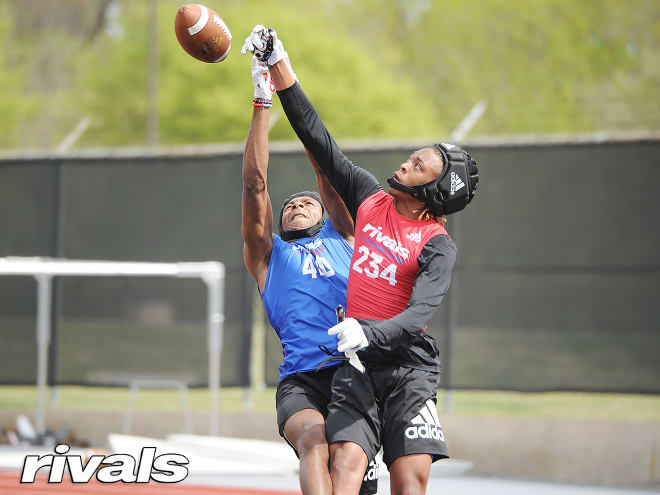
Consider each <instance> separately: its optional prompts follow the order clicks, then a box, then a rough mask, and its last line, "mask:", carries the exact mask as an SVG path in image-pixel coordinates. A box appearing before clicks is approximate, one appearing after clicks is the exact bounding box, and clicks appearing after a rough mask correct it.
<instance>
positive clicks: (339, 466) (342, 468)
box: [330, 442, 369, 495]
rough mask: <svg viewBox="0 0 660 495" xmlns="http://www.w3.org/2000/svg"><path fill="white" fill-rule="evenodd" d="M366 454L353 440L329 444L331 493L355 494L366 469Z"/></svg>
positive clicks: (367, 461)
mask: <svg viewBox="0 0 660 495" xmlns="http://www.w3.org/2000/svg"><path fill="white" fill-rule="evenodd" d="M367 464H369V460H368V459H367V454H365V453H364V450H362V447H360V446H359V445H358V444H356V443H353V442H336V443H332V444H330V477H331V478H332V493H333V495H357V494H358V493H359V492H360V486H361V485H362V479H363V478H364V473H365V471H366V470H367Z"/></svg>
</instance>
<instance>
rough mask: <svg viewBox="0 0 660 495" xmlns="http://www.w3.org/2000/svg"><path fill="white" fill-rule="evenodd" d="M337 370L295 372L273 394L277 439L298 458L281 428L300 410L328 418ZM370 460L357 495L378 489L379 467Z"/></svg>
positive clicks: (333, 368)
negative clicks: (310, 410) (286, 444)
mask: <svg viewBox="0 0 660 495" xmlns="http://www.w3.org/2000/svg"><path fill="white" fill-rule="evenodd" d="M337 369H338V367H337V366H331V367H329V368H323V369H320V370H319V371H309V372H306V373H295V374H293V375H289V376H287V377H286V378H284V379H283V380H282V381H281V382H280V383H279V385H278V386H277V394H276V395H275V404H276V407H277V427H278V429H279V432H280V436H281V437H282V438H284V440H286V443H288V444H289V445H290V446H291V448H292V449H293V451H294V452H295V453H296V455H298V451H297V450H296V448H295V447H294V446H293V444H292V443H291V442H290V441H289V439H288V438H287V437H286V435H285V434H284V425H285V424H286V422H287V421H288V420H289V418H290V417H291V416H293V415H294V414H295V413H297V412H298V411H302V410H303V409H314V410H315V411H318V412H320V413H321V414H322V415H323V417H324V418H327V416H328V403H329V402H330V394H331V391H332V377H333V375H334V374H335V371H336V370H337ZM369 461H370V462H369V466H368V467H367V471H366V473H365V475H364V480H363V481H362V486H361V488H360V495H373V494H375V493H376V491H377V488H378V466H377V464H376V463H375V461H374V460H373V459H369Z"/></svg>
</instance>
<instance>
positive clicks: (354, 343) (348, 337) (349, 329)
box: [328, 318, 369, 352]
mask: <svg viewBox="0 0 660 495" xmlns="http://www.w3.org/2000/svg"><path fill="white" fill-rule="evenodd" d="M328 335H336V336H337V338H338V339H339V344H338V345H337V350H338V351H339V352H357V351H359V350H360V349H364V348H365V347H367V346H368V345H369V341H368V340H367V336H366V335H365V334H364V330H362V326H361V325H360V324H359V323H358V322H357V320H356V319H355V318H346V319H345V320H344V321H342V322H341V323H337V324H336V325H335V326H334V327H332V328H330V329H328Z"/></svg>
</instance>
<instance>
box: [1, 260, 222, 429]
mask: <svg viewBox="0 0 660 495" xmlns="http://www.w3.org/2000/svg"><path fill="white" fill-rule="evenodd" d="M0 275H25V276H33V277H34V278H35V279H36V280H37V352H38V357H37V394H38V401H37V416H36V426H37V431H39V433H44V432H45V429H46V395H47V394H46V391H47V390H46V389H47V383H46V381H47V374H48V345H49V343H50V334H51V328H50V323H51V321H50V314H51V304H52V280H53V277H55V276H92V277H135V276H151V277H179V278H199V279H201V280H202V281H204V282H205V283H206V286H207V289H208V305H207V325H208V353H209V390H210V395H211V399H210V400H211V404H210V410H211V413H210V416H209V434H210V435H218V402H219V390H220V354H221V353H222V333H223V323H224V319H225V316H224V303H223V299H224V284H225V266H224V265H223V264H222V263H220V262H217V261H205V262H198V263H152V262H145V263H139V262H129V261H92V260H89V261H88V260H68V259H59V258H23V257H7V258H0Z"/></svg>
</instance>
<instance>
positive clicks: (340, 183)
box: [277, 82, 381, 220]
mask: <svg viewBox="0 0 660 495" xmlns="http://www.w3.org/2000/svg"><path fill="white" fill-rule="evenodd" d="M277 94H278V96H279V97H280V101H281V102H282V108H283V109H284V113H285V114H286V116H287V118H288V119H289V122H290V124H291V127H293V130H294V131H295V132H296V134H297V135H298V138H299V139H300V141H302V143H303V144H304V145H305V148H307V149H308V150H309V152H310V153H311V154H312V156H313V157H314V159H315V160H316V162H317V163H318V164H319V167H321V170H323V172H324V173H325V175H327V177H328V180H329V181H330V183H331V184H332V187H334V188H335V190H336V191H337V194H339V196H340V197H341V199H342V200H343V201H344V203H345V204H346V207H347V208H348V212H349V213H350V214H351V216H352V217H353V220H355V217H356V216H357V210H358V207H359V206H360V204H361V203H362V202H363V201H364V200H365V199H367V198H368V197H369V196H371V195H372V194H373V193H375V192H377V191H378V190H380V189H381V186H380V184H379V183H378V181H377V180H376V178H375V177H374V176H373V175H372V174H371V173H369V172H367V171H366V170H364V169H362V168H360V167H357V166H355V165H353V163H352V162H351V161H350V160H349V159H348V158H346V156H345V155H344V154H343V153H342V151H341V149H339V146H337V143H336V142H335V140H334V139H333V138H332V136H331V135H330V133H329V132H328V129H326V127H325V125H324V124H323V121H322V120H321V117H320V116H319V114H318V113H317V111H316V109H315V108H314V106H313V105H312V103H311V102H310V101H309V99H308V98H307V95H305V93H304V92H303V90H302V88H301V87H300V83H298V82H296V83H295V84H294V85H293V86H291V87H290V88H287V89H284V90H282V91H278V92H277Z"/></svg>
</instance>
